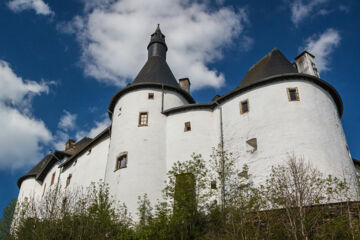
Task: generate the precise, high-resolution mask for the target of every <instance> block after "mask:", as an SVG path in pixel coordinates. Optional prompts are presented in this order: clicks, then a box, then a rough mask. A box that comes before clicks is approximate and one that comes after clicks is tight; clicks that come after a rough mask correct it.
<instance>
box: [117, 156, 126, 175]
mask: <svg viewBox="0 0 360 240" xmlns="http://www.w3.org/2000/svg"><path fill="white" fill-rule="evenodd" d="M126 167H127V154H123V155H121V156H119V157H118V158H117V159H116V165H115V171H116V170H119V169H120V168H126Z"/></svg>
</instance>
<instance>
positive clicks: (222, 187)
mask: <svg viewBox="0 0 360 240" xmlns="http://www.w3.org/2000/svg"><path fill="white" fill-rule="evenodd" d="M215 104H216V105H217V106H218V107H219V111H220V150H221V204H222V209H223V210H224V209H225V152H224V131H223V116H222V107H221V105H220V104H219V102H218V101H217V100H216V101H215Z"/></svg>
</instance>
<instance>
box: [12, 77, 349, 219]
mask: <svg viewBox="0 0 360 240" xmlns="http://www.w3.org/2000/svg"><path fill="white" fill-rule="evenodd" d="M294 87H296V88H298V91H299V96H300V101H293V102H289V100H288V95H287V88H294ZM148 93H154V99H153V100H150V99H148ZM164 97H165V99H164V106H165V107H164V110H166V109H168V108H173V107H177V106H182V105H184V104H187V101H186V100H185V99H184V98H183V97H182V96H180V95H179V94H177V93H175V92H171V91H165V94H164ZM246 99H247V100H248V101H249V109H250V110H249V112H248V113H245V114H240V102H241V101H243V100H246ZM161 105H162V91H161V90H159V89H151V88H146V89H139V90H134V91H131V92H128V93H126V94H124V95H123V96H122V97H121V98H120V99H119V100H118V102H117V103H116V105H115V109H114V113H113V119H112V130H111V138H106V139H105V140H102V141H101V142H99V143H97V144H96V145H95V146H93V147H92V150H91V153H90V154H89V155H88V154H87V153H84V154H83V155H81V156H80V157H79V158H78V159H77V163H76V164H75V165H74V164H73V165H72V166H71V167H70V168H68V169H65V170H64V172H63V173H62V174H61V176H60V182H61V185H62V186H65V183H66V178H67V176H68V174H70V173H71V174H72V179H71V184H70V187H75V186H83V187H87V186H89V185H90V183H91V182H96V181H98V180H99V179H104V180H105V182H106V183H107V184H109V186H110V193H111V194H112V195H114V196H115V197H116V199H117V200H120V201H121V202H124V203H125V204H126V205H127V207H128V209H129V211H130V213H132V216H133V217H136V216H135V214H136V211H137V210H136V209H137V207H138V204H137V201H138V199H137V198H138V196H141V195H143V194H145V193H147V194H148V196H149V199H150V200H151V202H152V203H153V204H154V203H156V200H157V199H161V197H162V193H161V190H162V189H163V187H164V180H166V173H167V171H168V170H169V169H170V168H171V167H172V165H173V163H174V162H175V161H185V160H188V159H190V156H191V154H192V153H193V152H195V153H201V154H202V155H203V157H204V159H209V155H210V154H211V152H212V148H213V147H216V146H217V145H218V144H219V143H220V108H219V107H216V108H215V109H214V110H211V109H188V110H184V111H182V112H177V113H173V114H169V115H168V116H166V115H164V114H162V113H161ZM120 108H121V111H120ZM221 109H222V115H223V117H222V119H223V136H224V147H225V150H227V151H229V152H232V153H233V154H234V157H236V158H238V164H239V167H241V166H242V165H243V164H247V165H248V166H249V168H250V172H251V173H252V175H253V177H254V182H255V184H260V183H263V182H264V181H265V179H266V177H267V176H268V174H269V173H270V171H271V167H272V166H274V165H278V164H284V163H285V162H286V161H287V159H288V156H289V155H291V154H294V155H295V156H299V157H303V158H304V159H305V160H306V161H309V162H310V163H311V164H312V165H313V166H314V167H315V168H317V169H319V170H320V171H321V172H323V173H324V175H328V174H332V175H334V176H337V177H343V176H344V174H354V172H355V169H354V166H353V163H352V160H351V158H350V156H349V153H348V150H347V144H346V139H345V136H344V132H343V129H342V125H341V120H340V118H339V116H338V112H337V108H336V105H335V103H334V100H333V99H332V97H331V96H330V95H329V93H328V92H326V90H324V89H323V88H321V87H319V86H318V85H316V84H314V83H311V82H309V81H304V80H296V79H294V80H287V81H281V82H273V83H269V84H267V85H264V86H261V87H257V88H254V89H251V90H249V91H247V92H244V93H241V94H238V95H237V96H235V97H232V98H231V99H229V100H226V101H225V102H222V103H221ZM139 112H148V113H149V115H148V117H149V120H148V126H146V127H139V126H138V119H139ZM188 121H189V122H191V131H188V132H184V123H185V122H188ZM251 138H257V143H258V148H257V151H255V152H253V153H251V152H250V151H249V150H250V148H249V146H247V144H246V141H247V140H248V139H251ZM124 152H127V154H128V163H127V168H124V169H119V170H117V171H115V163H116V158H117V157H118V156H119V155H120V154H122V153H124ZM54 171H56V178H55V183H56V181H57V180H58V176H59V175H58V174H59V169H58V167H57V165H55V166H54V167H53V169H51V170H50V171H49V172H48V174H47V176H46V178H45V180H44V183H43V184H42V185H40V184H39V183H37V182H36V181H35V180H34V178H30V179H26V180H24V181H23V183H22V185H21V189H20V193H19V198H23V197H24V196H31V194H33V192H35V195H37V196H38V197H39V196H41V195H42V191H43V186H44V184H45V183H46V184H47V188H49V186H50V181H51V176H52V173H53V172H54Z"/></svg>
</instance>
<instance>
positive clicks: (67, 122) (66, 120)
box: [58, 110, 77, 130]
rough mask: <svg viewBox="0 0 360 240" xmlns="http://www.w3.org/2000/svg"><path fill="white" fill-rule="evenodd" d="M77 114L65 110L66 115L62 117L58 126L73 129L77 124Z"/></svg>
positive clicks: (63, 128)
mask: <svg viewBox="0 0 360 240" xmlns="http://www.w3.org/2000/svg"><path fill="white" fill-rule="evenodd" d="M76 119H77V115H76V114H71V113H70V112H68V111H66V110H64V115H63V116H62V117H61V119H60V122H59V124H58V127H59V128H60V129H62V130H71V129H74V128H75V126H76Z"/></svg>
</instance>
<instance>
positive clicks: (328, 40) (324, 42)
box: [299, 28, 341, 72]
mask: <svg viewBox="0 0 360 240" xmlns="http://www.w3.org/2000/svg"><path fill="white" fill-rule="evenodd" d="M340 41H341V37H340V34H339V31H337V30H335V29H332V28H329V29H327V30H326V31H325V32H323V33H322V34H316V35H314V36H312V37H309V38H307V39H306V41H305V49H307V50H308V51H309V52H310V53H312V54H314V55H315V60H316V65H317V68H318V70H319V72H324V71H328V70H330V67H329V62H330V55H331V53H332V52H333V51H334V49H335V48H336V47H337V46H338V45H339V44H340ZM303 49H304V47H302V48H300V49H299V51H301V50H303Z"/></svg>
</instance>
